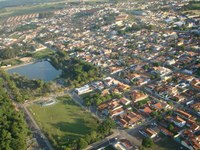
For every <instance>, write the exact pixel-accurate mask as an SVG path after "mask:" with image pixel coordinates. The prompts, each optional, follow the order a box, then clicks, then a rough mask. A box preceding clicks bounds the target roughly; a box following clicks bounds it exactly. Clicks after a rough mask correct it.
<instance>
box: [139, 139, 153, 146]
mask: <svg viewBox="0 0 200 150" xmlns="http://www.w3.org/2000/svg"><path fill="white" fill-rule="evenodd" d="M142 146H144V147H146V148H152V147H153V146H154V142H153V140H152V139H151V138H144V139H143V140H142Z"/></svg>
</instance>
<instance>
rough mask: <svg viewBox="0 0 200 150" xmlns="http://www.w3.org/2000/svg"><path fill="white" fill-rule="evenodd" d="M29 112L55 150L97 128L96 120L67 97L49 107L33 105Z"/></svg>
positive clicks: (59, 99)
mask: <svg viewBox="0 0 200 150" xmlns="http://www.w3.org/2000/svg"><path fill="white" fill-rule="evenodd" d="M29 110H30V112H31V113H32V114H33V117H34V118H35V120H36V121H37V123H38V125H39V126H40V128H41V129H42V130H43V132H44V133H45V134H46V135H47V137H48V138H49V140H50V141H51V142H52V143H53V145H54V147H55V148H56V149H62V148H61V147H63V146H66V145H67V143H68V142H70V141H71V140H73V139H78V138H80V137H83V136H84V135H86V134H87V133H89V132H90V131H91V130H93V129H96V128H97V124H98V123H97V120H96V119H95V118H94V117H92V116H91V114H90V113H88V112H85V111H84V110H82V109H81V108H80V107H79V106H77V105H76V104H75V103H74V102H73V101H72V100H71V99H70V98H69V97H67V96H66V97H61V98H58V100H57V103H56V104H53V105H50V106H41V105H39V104H33V105H32V106H30V107H29Z"/></svg>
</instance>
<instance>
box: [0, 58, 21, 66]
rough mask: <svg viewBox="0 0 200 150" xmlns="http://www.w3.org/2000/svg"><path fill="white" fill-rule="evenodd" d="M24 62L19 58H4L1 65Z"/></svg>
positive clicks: (13, 64)
mask: <svg viewBox="0 0 200 150" xmlns="http://www.w3.org/2000/svg"><path fill="white" fill-rule="evenodd" d="M20 64H22V61H21V60H19V59H8V60H3V61H2V62H1V64H0V66H7V65H12V66H15V65H20Z"/></svg>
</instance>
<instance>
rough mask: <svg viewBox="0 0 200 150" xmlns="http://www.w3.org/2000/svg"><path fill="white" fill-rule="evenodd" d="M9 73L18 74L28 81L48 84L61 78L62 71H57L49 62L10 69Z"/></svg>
mask: <svg viewBox="0 0 200 150" xmlns="http://www.w3.org/2000/svg"><path fill="white" fill-rule="evenodd" d="M8 73H10V74H13V73H18V74H20V75H22V76H26V77H27V78H28V79H41V80H43V81H46V82H48V81H51V80H53V79H55V78H57V77H59V75H60V74H61V71H60V70H56V69H55V68H54V67H53V66H52V65H51V64H50V63H49V62H48V61H41V62H36V63H33V64H28V65H24V66H20V67H17V68H14V69H9V70H8Z"/></svg>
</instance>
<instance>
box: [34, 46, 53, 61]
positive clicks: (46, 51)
mask: <svg viewBox="0 0 200 150" xmlns="http://www.w3.org/2000/svg"><path fill="white" fill-rule="evenodd" d="M53 53H54V51H53V50H51V49H49V48H46V49H44V50H41V51H38V52H35V53H33V58H35V59H43V58H46V57H48V56H49V55H51V54H53Z"/></svg>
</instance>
